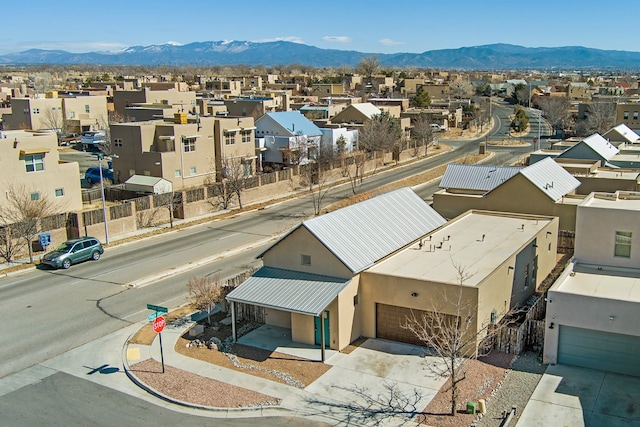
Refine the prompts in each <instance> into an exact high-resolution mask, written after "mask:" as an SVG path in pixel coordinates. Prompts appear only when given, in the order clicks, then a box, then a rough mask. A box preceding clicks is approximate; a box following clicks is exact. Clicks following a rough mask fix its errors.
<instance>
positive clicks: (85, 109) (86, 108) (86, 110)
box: [84, 105, 90, 114]
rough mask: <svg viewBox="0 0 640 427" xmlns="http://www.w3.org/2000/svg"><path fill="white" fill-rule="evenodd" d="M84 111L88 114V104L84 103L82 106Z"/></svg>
mask: <svg viewBox="0 0 640 427" xmlns="http://www.w3.org/2000/svg"><path fill="white" fill-rule="evenodd" d="M84 112H85V113H87V114H89V112H90V109H89V106H88V105H85V106H84Z"/></svg>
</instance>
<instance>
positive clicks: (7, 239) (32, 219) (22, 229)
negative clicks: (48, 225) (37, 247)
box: [0, 184, 57, 263]
mask: <svg viewBox="0 0 640 427" xmlns="http://www.w3.org/2000/svg"><path fill="white" fill-rule="evenodd" d="M6 197H7V198H6V200H5V201H4V202H3V203H2V204H0V227H3V229H4V230H3V232H2V233H0V243H1V245H2V247H0V257H2V258H3V259H4V260H5V261H7V262H12V261H13V257H14V256H15V255H16V254H18V253H19V252H20V251H21V250H23V249H24V247H25V246H26V247H27V248H28V251H29V262H30V263H33V247H32V242H33V241H34V238H35V236H36V235H37V234H38V233H40V232H41V231H42V226H41V221H42V219H43V218H45V217H48V216H50V215H53V214H54V213H56V211H57V205H56V204H55V203H54V202H53V201H52V200H51V199H49V198H48V197H47V196H46V195H44V194H41V193H40V192H38V191H35V190H33V191H32V190H30V189H28V188H27V187H26V186H24V185H22V184H20V185H15V184H11V185H9V189H8V191H7V192H6Z"/></svg>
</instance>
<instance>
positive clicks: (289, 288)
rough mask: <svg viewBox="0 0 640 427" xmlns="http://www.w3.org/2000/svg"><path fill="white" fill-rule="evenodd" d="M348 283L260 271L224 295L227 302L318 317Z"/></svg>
mask: <svg viewBox="0 0 640 427" xmlns="http://www.w3.org/2000/svg"><path fill="white" fill-rule="evenodd" d="M350 281H351V279H343V278H338V277H331V276H323V275H319V274H310V273H303V272H300V271H293V270H284V269H281V268H273V267H262V268H261V269H260V270H258V271H256V272H255V273H254V274H253V276H251V277H249V278H248V279H247V280H245V281H244V282H243V283H242V284H241V285H240V286H238V287H237V288H235V289H234V290H233V291H231V292H230V293H229V294H228V295H227V300H229V301H233V302H239V303H244V304H252V305H258V306H261V307H269V308H275V309H278V310H284V311H289V312H295V313H301V314H307V315H312V316H318V315H320V313H322V311H323V310H324V309H325V308H327V306H328V305H329V304H331V302H332V301H333V300H334V299H335V298H336V297H337V296H338V294H339V293H340V292H342V290H343V289H344V288H345V287H346V286H347V285H348V284H349V282H350Z"/></svg>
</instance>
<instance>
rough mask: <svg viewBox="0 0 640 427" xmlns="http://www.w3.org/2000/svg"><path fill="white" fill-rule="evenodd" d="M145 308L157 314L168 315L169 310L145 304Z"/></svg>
mask: <svg viewBox="0 0 640 427" xmlns="http://www.w3.org/2000/svg"><path fill="white" fill-rule="evenodd" d="M147 308H148V309H149V310H153V311H155V312H157V313H168V312H169V309H168V308H167V307H161V306H159V305H153V304H147Z"/></svg>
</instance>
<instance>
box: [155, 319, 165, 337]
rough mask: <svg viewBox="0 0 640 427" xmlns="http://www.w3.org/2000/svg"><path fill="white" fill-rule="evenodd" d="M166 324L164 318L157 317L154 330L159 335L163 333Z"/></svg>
mask: <svg viewBox="0 0 640 427" xmlns="http://www.w3.org/2000/svg"><path fill="white" fill-rule="evenodd" d="M165 323H166V322H165V321H164V317H162V316H160V317H156V320H154V321H153V330H154V331H155V332H158V333H160V332H162V330H163V329H164V325H165Z"/></svg>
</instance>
